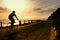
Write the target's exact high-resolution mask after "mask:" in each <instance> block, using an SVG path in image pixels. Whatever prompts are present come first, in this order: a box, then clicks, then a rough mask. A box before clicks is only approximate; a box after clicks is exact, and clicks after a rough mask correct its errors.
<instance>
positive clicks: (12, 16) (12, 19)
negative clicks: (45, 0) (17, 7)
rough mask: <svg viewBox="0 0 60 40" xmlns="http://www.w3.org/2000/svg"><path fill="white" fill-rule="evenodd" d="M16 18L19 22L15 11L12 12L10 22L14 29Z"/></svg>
mask: <svg viewBox="0 0 60 40" xmlns="http://www.w3.org/2000/svg"><path fill="white" fill-rule="evenodd" d="M14 16H15V17H16V19H17V20H18V18H17V16H16V14H15V11H12V13H11V14H10V15H9V20H10V21H11V28H13V25H14V22H15V20H14Z"/></svg>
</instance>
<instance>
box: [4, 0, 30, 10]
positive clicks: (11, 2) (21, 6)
mask: <svg viewBox="0 0 60 40" xmlns="http://www.w3.org/2000/svg"><path fill="white" fill-rule="evenodd" d="M4 3H5V5H6V7H7V8H9V9H11V10H16V11H17V10H20V11H21V10H27V9H28V8H30V7H31V4H30V3H29V2H28V1H27V0H4Z"/></svg>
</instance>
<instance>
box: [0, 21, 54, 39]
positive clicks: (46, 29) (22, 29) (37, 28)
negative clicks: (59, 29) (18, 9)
mask: <svg viewBox="0 0 60 40" xmlns="http://www.w3.org/2000/svg"><path fill="white" fill-rule="evenodd" d="M53 34H54V32H53V31H52V26H51V23H50V22H42V23H34V24H29V25H22V26H17V27H14V29H9V28H3V29H0V40H53V38H54V35H53Z"/></svg>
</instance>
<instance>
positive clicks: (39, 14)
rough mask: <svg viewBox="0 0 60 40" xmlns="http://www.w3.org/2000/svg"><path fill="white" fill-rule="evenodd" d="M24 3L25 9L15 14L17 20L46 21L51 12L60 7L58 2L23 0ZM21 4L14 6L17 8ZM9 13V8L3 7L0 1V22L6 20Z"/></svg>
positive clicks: (3, 4)
mask: <svg viewBox="0 0 60 40" xmlns="http://www.w3.org/2000/svg"><path fill="white" fill-rule="evenodd" d="M15 1H16V0H15ZM23 1H24V0H23ZM23 1H22V3H23ZM25 1H27V4H26V8H27V9H23V11H22V9H20V10H19V13H16V15H17V16H18V18H19V19H31V20H32V19H34V20H35V19H36V20H37V19H47V18H48V17H49V16H50V15H51V13H52V12H54V11H55V10H56V9H57V8H58V7H60V0H25ZM17 2H18V0H17ZM22 3H21V4H22ZM21 4H16V5H17V6H19V5H21ZM23 6H24V4H23ZM23 6H22V7H23ZM29 6H30V7H29ZM22 7H21V8H22ZM9 13H10V9H9V7H7V6H6V5H5V3H4V0H0V21H1V20H5V19H8V15H9Z"/></svg>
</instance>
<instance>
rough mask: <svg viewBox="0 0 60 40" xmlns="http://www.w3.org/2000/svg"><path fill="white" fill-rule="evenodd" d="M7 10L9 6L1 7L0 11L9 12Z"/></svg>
mask: <svg viewBox="0 0 60 40" xmlns="http://www.w3.org/2000/svg"><path fill="white" fill-rule="evenodd" d="M7 11H8V9H7V8H3V7H0V13H5V12H7Z"/></svg>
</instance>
